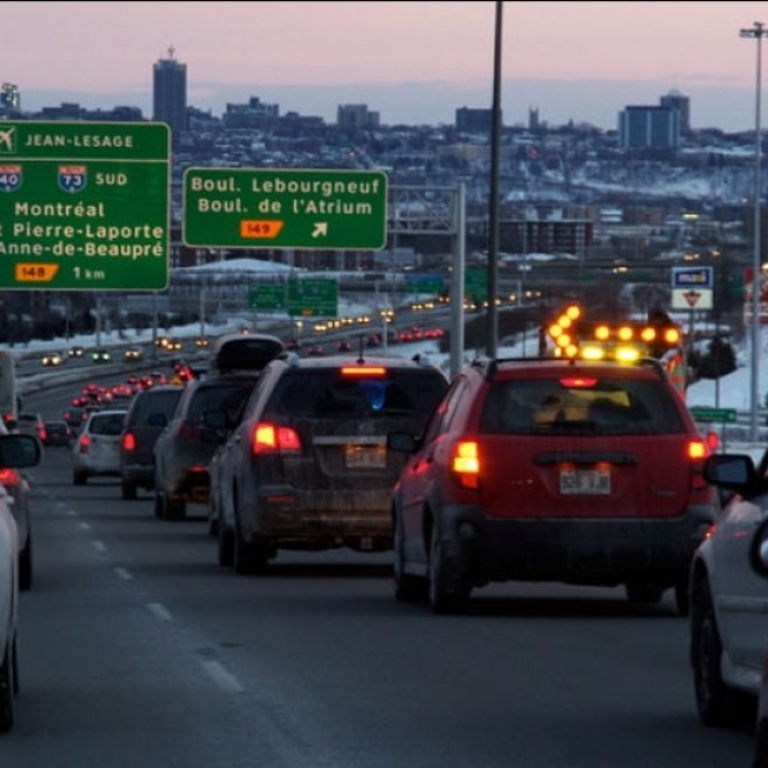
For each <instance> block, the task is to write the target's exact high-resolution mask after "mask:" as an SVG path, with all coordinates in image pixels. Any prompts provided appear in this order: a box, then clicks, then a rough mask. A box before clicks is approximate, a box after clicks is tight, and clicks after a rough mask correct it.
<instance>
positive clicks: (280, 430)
mask: <svg viewBox="0 0 768 768" xmlns="http://www.w3.org/2000/svg"><path fill="white" fill-rule="evenodd" d="M300 451H301V439H300V438H299V433H298V432H296V430H295V429H291V428H290V427H283V426H280V425H279V424H271V423H269V422H259V423H258V424H257V425H256V426H255V427H254V429H253V434H252V437H251V452H252V453H253V454H254V455H263V454H266V453H299V452H300Z"/></svg>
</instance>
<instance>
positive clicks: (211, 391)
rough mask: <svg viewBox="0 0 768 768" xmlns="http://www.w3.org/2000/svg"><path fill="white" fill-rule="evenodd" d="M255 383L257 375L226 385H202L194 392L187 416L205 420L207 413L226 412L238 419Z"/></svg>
mask: <svg viewBox="0 0 768 768" xmlns="http://www.w3.org/2000/svg"><path fill="white" fill-rule="evenodd" d="M255 384H256V377H253V378H249V379H242V380H237V381H232V382H230V383H227V384H226V385H221V384H217V385H216V386H200V387H198V388H197V390H196V391H195V392H194V393H193V394H192V399H191V401H190V403H189V409H188V411H187V414H186V418H187V419H191V420H192V421H203V420H204V419H205V416H206V414H208V413H213V412H219V413H224V414H226V416H227V418H228V419H230V420H238V419H239V418H240V414H241V413H242V411H243V408H244V407H245V403H246V401H247V400H248V397H249V395H250V394H251V391H252V390H253V388H254V386H255Z"/></svg>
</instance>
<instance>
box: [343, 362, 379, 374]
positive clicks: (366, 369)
mask: <svg viewBox="0 0 768 768" xmlns="http://www.w3.org/2000/svg"><path fill="white" fill-rule="evenodd" d="M386 373H387V369H386V368H384V367H383V366H381V365H345V366H343V367H342V369H341V375H342V376H384V375H386Z"/></svg>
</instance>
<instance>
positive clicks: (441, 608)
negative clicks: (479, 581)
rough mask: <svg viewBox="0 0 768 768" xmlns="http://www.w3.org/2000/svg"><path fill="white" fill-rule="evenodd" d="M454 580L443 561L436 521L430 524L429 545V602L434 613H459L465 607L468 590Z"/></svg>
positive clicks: (443, 555)
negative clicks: (453, 582)
mask: <svg viewBox="0 0 768 768" xmlns="http://www.w3.org/2000/svg"><path fill="white" fill-rule="evenodd" d="M452 581H454V579H453V578H452V574H451V572H450V568H449V566H448V565H447V563H446V562H445V553H444V552H443V546H442V544H441V542H440V530H439V527H438V525H437V524H436V523H433V525H432V534H431V536H430V546H429V581H428V591H427V594H428V596H429V603H430V605H431V606H432V610H433V611H434V612H435V613H442V614H448V613H459V612H460V611H462V610H464V609H465V608H466V605H467V602H468V600H469V594H470V590H469V589H468V588H466V587H463V586H458V585H457V584H451V582H452Z"/></svg>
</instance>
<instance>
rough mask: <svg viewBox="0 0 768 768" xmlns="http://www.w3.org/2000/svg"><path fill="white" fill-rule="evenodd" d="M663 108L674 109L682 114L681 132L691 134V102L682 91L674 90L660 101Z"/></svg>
mask: <svg viewBox="0 0 768 768" xmlns="http://www.w3.org/2000/svg"><path fill="white" fill-rule="evenodd" d="M659 104H660V105H661V106H662V107H672V108H673V109H676V110H677V111H678V112H679V113H680V130H681V132H682V133H690V132H691V100H690V99H689V98H688V97H687V96H684V95H683V94H682V93H680V91H676V90H672V91H670V92H669V93H668V94H667V95H666V96H662V97H661V98H660V99H659Z"/></svg>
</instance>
